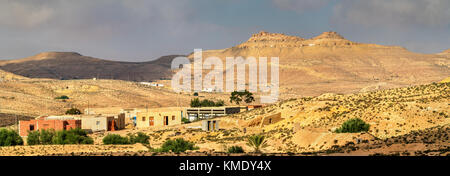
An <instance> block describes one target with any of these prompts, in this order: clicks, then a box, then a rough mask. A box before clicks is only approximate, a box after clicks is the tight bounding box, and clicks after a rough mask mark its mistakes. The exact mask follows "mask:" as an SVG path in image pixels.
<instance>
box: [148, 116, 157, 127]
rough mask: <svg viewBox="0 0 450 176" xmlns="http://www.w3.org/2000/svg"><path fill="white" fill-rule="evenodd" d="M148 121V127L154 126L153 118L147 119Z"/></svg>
mask: <svg viewBox="0 0 450 176" xmlns="http://www.w3.org/2000/svg"><path fill="white" fill-rule="evenodd" d="M148 121H149V125H150V126H153V125H155V124H154V118H153V117H149V119H148Z"/></svg>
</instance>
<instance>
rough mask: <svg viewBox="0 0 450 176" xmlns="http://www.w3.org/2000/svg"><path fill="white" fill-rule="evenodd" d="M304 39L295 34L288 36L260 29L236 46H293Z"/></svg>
mask: <svg viewBox="0 0 450 176" xmlns="http://www.w3.org/2000/svg"><path fill="white" fill-rule="evenodd" d="M304 40H305V39H303V38H301V37H297V36H290V35H285V34H280V33H270V32H266V31H261V32H259V33H256V34H253V35H252V36H251V37H250V39H248V40H247V41H246V42H244V43H242V44H240V45H238V46H237V47H238V48H267V47H271V48H277V47H295V46H300V45H302V44H301V43H302V41H304Z"/></svg>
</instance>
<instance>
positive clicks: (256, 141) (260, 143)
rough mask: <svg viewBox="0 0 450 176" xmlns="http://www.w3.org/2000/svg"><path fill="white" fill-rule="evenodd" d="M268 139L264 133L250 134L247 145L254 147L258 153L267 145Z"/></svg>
mask: <svg viewBox="0 0 450 176" xmlns="http://www.w3.org/2000/svg"><path fill="white" fill-rule="evenodd" d="M266 142H267V141H266V140H265V137H264V136H263V135H254V136H250V137H249V138H248V140H247V145H248V146H250V147H252V148H253V149H254V150H255V152H256V153H261V149H262V148H265V147H267V143H266Z"/></svg>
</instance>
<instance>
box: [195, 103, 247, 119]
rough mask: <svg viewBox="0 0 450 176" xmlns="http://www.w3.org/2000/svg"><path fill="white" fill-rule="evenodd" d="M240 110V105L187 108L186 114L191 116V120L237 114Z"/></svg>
mask: <svg viewBox="0 0 450 176" xmlns="http://www.w3.org/2000/svg"><path fill="white" fill-rule="evenodd" d="M239 112H241V107H240V106H236V107H227V106H223V107H199V108H186V114H187V116H188V117H189V121H194V120H199V119H208V118H213V117H218V116H225V115H228V114H236V113H239Z"/></svg>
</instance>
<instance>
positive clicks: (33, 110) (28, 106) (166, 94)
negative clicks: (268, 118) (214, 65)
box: [0, 73, 228, 116]
mask: <svg viewBox="0 0 450 176" xmlns="http://www.w3.org/2000/svg"><path fill="white" fill-rule="evenodd" d="M8 74H9V75H14V74H11V73H8ZM13 77H18V76H17V75H14V76H13ZM21 78H22V77H21ZM160 84H164V85H165V86H164V87H150V86H145V85H142V84H139V83H136V82H129V81H121V80H105V79H100V80H92V79H82V80H54V79H37V78H33V79H27V78H23V79H21V80H14V81H2V82H0V105H1V106H0V113H7V114H18V115H27V116H38V115H45V114H50V115H51V114H53V115H57V114H63V113H64V112H65V111H66V110H67V109H68V108H71V107H76V108H79V109H85V108H87V107H90V108H105V112H110V113H118V112H119V110H120V109H121V108H145V107H148V108H156V107H173V106H187V105H189V102H190V100H191V99H192V98H193V96H192V94H176V93H175V92H173V91H172V90H171V89H170V81H160ZM62 95H66V96H68V97H69V99H68V100H59V99H55V98H56V97H59V96H62ZM200 96H201V97H204V98H209V99H215V98H218V99H223V100H225V101H226V98H227V96H228V95H225V94H206V93H204V94H203V93H201V94H200ZM108 109H109V110H108Z"/></svg>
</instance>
